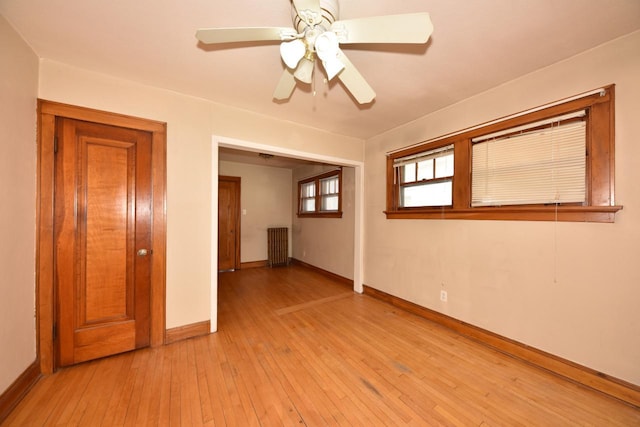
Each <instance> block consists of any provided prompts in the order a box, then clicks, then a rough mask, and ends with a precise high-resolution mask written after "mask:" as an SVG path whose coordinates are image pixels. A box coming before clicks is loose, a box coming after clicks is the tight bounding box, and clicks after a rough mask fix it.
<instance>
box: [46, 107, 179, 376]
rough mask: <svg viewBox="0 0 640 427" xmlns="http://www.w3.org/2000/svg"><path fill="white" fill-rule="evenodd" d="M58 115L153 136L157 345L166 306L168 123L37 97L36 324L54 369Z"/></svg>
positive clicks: (153, 312)
mask: <svg viewBox="0 0 640 427" xmlns="http://www.w3.org/2000/svg"><path fill="white" fill-rule="evenodd" d="M56 117H66V118H71V119H77V120H84V121H89V122H95V123H103V124H107V125H112V126H121V127H126V128H130V129H138V130H142V131H146V132H149V133H150V134H151V141H152V142H151V143H152V148H151V150H152V166H151V167H152V180H153V188H152V193H153V195H152V199H153V206H152V209H153V223H152V232H151V234H152V246H151V248H152V250H153V257H152V261H151V325H150V326H151V328H150V344H151V346H152V347H155V346H160V345H163V344H164V338H165V329H166V326H165V322H166V320H165V316H166V313H165V306H166V302H165V301H166V289H165V285H166V267H165V266H166V210H165V206H166V182H167V178H166V156H167V154H166V152H167V150H166V143H167V128H166V123H163V122H158V121H154V120H148V119H143V118H138V117H132V116H128V115H124V114H117V113H111V112H106V111H100V110H94V109H90V108H84V107H77V106H73V105H67V104H62V103H59V102H52V101H47V100H43V99H38V149H37V156H38V158H37V162H38V172H37V173H38V176H37V203H36V226H37V229H36V324H37V327H36V328H37V331H36V333H37V344H38V350H37V353H38V359H39V361H40V362H39V363H40V371H41V372H42V373H43V374H50V373H52V372H53V371H54V370H55V363H56V361H55V356H54V352H55V350H54V339H53V324H54V319H55V314H54V308H55V294H54V277H53V275H54V260H53V253H54V237H53V223H54V218H53V207H54V204H53V200H54V199H53V195H54V185H53V184H54V170H55V157H54V136H55V127H56Z"/></svg>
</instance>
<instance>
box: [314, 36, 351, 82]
mask: <svg viewBox="0 0 640 427" xmlns="http://www.w3.org/2000/svg"><path fill="white" fill-rule="evenodd" d="M314 47H315V49H316V53H317V54H318V58H320V59H321V60H322V65H323V66H324V69H325V71H326V72H327V77H328V79H329V80H331V79H333V78H334V77H335V76H337V75H338V73H339V72H340V71H342V70H344V67H345V66H344V64H343V63H342V61H340V60H339V59H338V52H339V51H340V47H339V46H338V37H337V36H336V35H335V33H334V32H332V31H325V32H324V33H322V34H320V35H319V36H318V37H316V40H315V45H314Z"/></svg>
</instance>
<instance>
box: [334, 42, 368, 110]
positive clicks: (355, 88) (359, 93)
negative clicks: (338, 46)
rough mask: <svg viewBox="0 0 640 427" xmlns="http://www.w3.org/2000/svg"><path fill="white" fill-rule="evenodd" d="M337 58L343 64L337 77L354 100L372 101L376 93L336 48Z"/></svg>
mask: <svg viewBox="0 0 640 427" xmlns="http://www.w3.org/2000/svg"><path fill="white" fill-rule="evenodd" d="M338 60H339V61H340V62H342V64H344V70H342V71H341V72H340V74H338V78H339V79H340V81H341V82H342V83H344V85H345V86H346V87H347V89H349V92H351V94H352V95H353V97H354V98H355V99H356V101H358V103H360V104H368V103H370V102H371V101H373V99H374V98H375V97H376V93H375V92H374V91H373V89H372V88H371V86H369V83H367V81H366V80H365V79H364V77H362V75H361V74H360V72H358V70H357V69H356V67H355V66H354V65H353V64H352V63H351V61H349V58H347V56H346V55H345V54H344V53H343V52H342V51H341V50H338Z"/></svg>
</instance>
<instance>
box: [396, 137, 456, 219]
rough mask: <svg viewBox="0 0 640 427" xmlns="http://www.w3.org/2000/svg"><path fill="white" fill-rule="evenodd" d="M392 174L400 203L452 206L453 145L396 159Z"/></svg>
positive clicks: (416, 205)
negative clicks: (397, 184) (395, 181)
mask: <svg viewBox="0 0 640 427" xmlns="http://www.w3.org/2000/svg"><path fill="white" fill-rule="evenodd" d="M393 167H394V168H395V169H396V172H395V174H394V175H396V176H397V178H396V179H397V180H398V181H399V197H400V200H399V205H400V206H402V207H404V208H410V207H418V206H449V205H451V200H452V199H451V185H452V182H453V144H450V145H447V146H445V147H441V148H435V149H432V150H428V151H425V152H423V153H420V154H417V155H412V156H408V157H401V158H399V159H396V160H395V161H394V163H393Z"/></svg>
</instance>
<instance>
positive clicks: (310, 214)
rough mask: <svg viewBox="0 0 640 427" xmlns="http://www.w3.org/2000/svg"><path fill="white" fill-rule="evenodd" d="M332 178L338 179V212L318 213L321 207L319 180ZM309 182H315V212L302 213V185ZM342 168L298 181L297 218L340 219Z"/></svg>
mask: <svg viewBox="0 0 640 427" xmlns="http://www.w3.org/2000/svg"><path fill="white" fill-rule="evenodd" d="M333 176H337V177H338V189H339V191H338V210H337V211H320V210H318V209H320V206H322V195H321V194H320V180H322V179H325V178H330V177H333ZM309 182H315V187H316V194H315V200H316V211H315V212H302V198H301V195H302V185H303V184H307V183H309ZM342 191H343V189H342V168H340V169H338V170H333V171H330V172H326V173H323V174H320V175H315V176H312V177H310V178H305V179H303V180H300V181H298V217H299V218H342Z"/></svg>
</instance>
